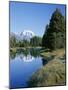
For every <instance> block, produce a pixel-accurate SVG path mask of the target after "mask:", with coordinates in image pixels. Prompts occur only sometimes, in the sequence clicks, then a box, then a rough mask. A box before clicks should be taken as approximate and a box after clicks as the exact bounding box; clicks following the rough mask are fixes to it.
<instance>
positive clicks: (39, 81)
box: [28, 49, 66, 87]
mask: <svg viewBox="0 0 68 90" xmlns="http://www.w3.org/2000/svg"><path fill="white" fill-rule="evenodd" d="M41 55H42V56H43V57H44V58H45V60H46V59H48V60H50V61H49V63H48V64H46V65H44V66H43V67H42V68H41V69H39V70H38V71H37V72H35V73H33V75H32V76H31V78H30V80H29V81H28V87H34V86H35V87H38V86H54V85H65V84H66V76H65V75H66V72H65V50H64V49H57V50H54V51H51V52H49V51H48V52H45V51H43V52H41Z"/></svg>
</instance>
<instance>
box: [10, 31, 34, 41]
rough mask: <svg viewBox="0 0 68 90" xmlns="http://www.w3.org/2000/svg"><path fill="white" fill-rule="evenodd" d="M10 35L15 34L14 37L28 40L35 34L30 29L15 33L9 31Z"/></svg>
mask: <svg viewBox="0 0 68 90" xmlns="http://www.w3.org/2000/svg"><path fill="white" fill-rule="evenodd" d="M11 36H15V37H16V39H17V40H18V41H19V40H29V41H30V39H31V38H32V37H34V36H35V34H34V32H32V31H30V30H24V31H23V32H19V33H17V34H15V33H13V32H11V33H10V37H11Z"/></svg>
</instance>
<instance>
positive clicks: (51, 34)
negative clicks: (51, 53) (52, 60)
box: [42, 9, 65, 49]
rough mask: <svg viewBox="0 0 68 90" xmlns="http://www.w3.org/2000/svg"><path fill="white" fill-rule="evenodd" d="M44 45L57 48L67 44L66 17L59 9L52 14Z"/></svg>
mask: <svg viewBox="0 0 68 90" xmlns="http://www.w3.org/2000/svg"><path fill="white" fill-rule="evenodd" d="M42 46H44V47H45V48H50V49H56V48H63V47H64V46H65V19H64V17H63V16H62V14H61V12H60V10H59V9H56V10H55V12H54V13H53V14H52V17H51V20H50V23H49V26H46V31H45V33H44V35H43V39H42Z"/></svg>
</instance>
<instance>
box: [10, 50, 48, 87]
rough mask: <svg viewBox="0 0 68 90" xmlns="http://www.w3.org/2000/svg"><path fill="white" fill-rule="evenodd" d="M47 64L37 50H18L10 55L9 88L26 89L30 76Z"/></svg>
mask: <svg viewBox="0 0 68 90" xmlns="http://www.w3.org/2000/svg"><path fill="white" fill-rule="evenodd" d="M46 63H47V60H44V59H43V57H41V56H40V54H39V49H26V50H23V49H21V50H20V49H19V50H17V52H15V53H13V52H11V53H10V88H21V87H22V88H24V87H28V83H27V81H28V80H29V79H30V77H31V76H32V74H33V73H34V72H36V71H37V70H38V69H40V68H41V67H42V66H43V65H45V64H46Z"/></svg>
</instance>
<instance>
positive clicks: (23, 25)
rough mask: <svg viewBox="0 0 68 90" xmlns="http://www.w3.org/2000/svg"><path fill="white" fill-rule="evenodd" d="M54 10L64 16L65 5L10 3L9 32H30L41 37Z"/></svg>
mask: <svg viewBox="0 0 68 90" xmlns="http://www.w3.org/2000/svg"><path fill="white" fill-rule="evenodd" d="M56 8H59V9H60V10H61V13H62V14H63V15H64V16H65V5H58V4H38V3H25V2H22V3H21V2H10V31H11V32H14V33H18V32H23V31H24V30H31V31H33V32H34V33H35V34H36V35H38V36H42V35H43V34H44V31H45V27H46V25H47V24H48V23H49V21H50V18H51V16H52V13H53V12H54V11H55V9H56Z"/></svg>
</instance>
